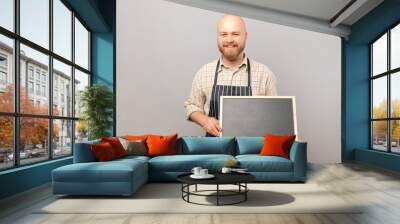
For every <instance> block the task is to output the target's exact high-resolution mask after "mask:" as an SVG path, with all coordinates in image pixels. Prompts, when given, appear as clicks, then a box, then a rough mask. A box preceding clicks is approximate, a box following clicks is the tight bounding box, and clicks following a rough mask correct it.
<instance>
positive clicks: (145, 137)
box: [124, 135, 148, 142]
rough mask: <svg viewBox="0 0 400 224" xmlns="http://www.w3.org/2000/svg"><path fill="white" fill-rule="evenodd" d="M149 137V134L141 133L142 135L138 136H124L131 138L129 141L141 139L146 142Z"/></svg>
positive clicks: (127, 138)
mask: <svg viewBox="0 0 400 224" xmlns="http://www.w3.org/2000/svg"><path fill="white" fill-rule="evenodd" d="M147 137H148V135H140V136H136V135H125V137H124V138H125V139H126V140H129V141H137V140H140V141H143V142H146V139H147Z"/></svg>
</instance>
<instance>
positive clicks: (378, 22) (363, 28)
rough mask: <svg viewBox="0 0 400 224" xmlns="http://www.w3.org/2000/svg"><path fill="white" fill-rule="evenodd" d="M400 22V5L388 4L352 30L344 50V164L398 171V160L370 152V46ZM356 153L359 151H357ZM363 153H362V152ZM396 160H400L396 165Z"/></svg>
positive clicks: (389, 0) (392, 1) (391, 1)
mask: <svg viewBox="0 0 400 224" xmlns="http://www.w3.org/2000/svg"><path fill="white" fill-rule="evenodd" d="M399 21H400V1H399V0H386V1H384V2H383V3H382V4H380V5H379V6H378V7H376V8H375V9H374V10H373V11H371V12H370V13H368V14H367V15H366V16H364V17H363V18H362V19H360V20H359V21H358V22H357V23H355V24H353V26H352V27H351V35H350V37H349V40H348V41H347V42H345V43H344V45H345V46H344V49H345V64H344V66H345V69H344V71H345V83H344V85H345V87H344V88H345V91H344V94H345V102H343V104H345V105H344V107H345V110H344V111H345V112H344V114H343V115H344V116H345V119H344V120H343V121H344V123H343V124H342V125H344V126H345V131H344V132H345V139H344V144H343V146H342V159H343V160H354V159H355V160H358V161H363V162H366V163H369V164H373V165H376V166H381V167H383V168H387V169H392V170H398V167H399V166H400V160H398V159H399V157H398V156H396V155H391V154H385V155H384V156H382V154H379V153H377V152H374V151H371V150H369V149H368V148H369V141H370V137H369V135H370V131H369V129H370V125H369V116H370V115H369V102H370V96H369V85H370V83H369V75H370V73H369V46H368V44H369V43H371V42H372V41H373V40H374V39H376V38H377V37H378V36H379V35H380V34H382V33H383V32H385V31H386V30H387V29H388V28H390V27H391V26H392V25H394V24H396V23H398V22H399ZM356 149H357V151H355V150H356ZM360 150H363V151H360ZM390 156H391V157H390ZM389 157H390V159H389ZM393 160H398V161H397V164H399V165H395V164H396V163H394V162H393Z"/></svg>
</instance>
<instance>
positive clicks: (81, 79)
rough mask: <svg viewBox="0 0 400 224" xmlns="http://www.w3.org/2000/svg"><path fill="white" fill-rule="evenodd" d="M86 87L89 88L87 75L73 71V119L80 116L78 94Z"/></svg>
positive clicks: (76, 70)
mask: <svg viewBox="0 0 400 224" xmlns="http://www.w3.org/2000/svg"><path fill="white" fill-rule="evenodd" d="M86 86H89V75H88V74H86V73H83V72H81V71H79V70H78V69H75V117H79V116H80V115H81V107H80V106H79V103H80V100H79V98H80V94H81V92H82V91H83V90H84V89H85V87H86Z"/></svg>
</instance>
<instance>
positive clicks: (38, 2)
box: [20, 0, 49, 48]
mask: <svg viewBox="0 0 400 224" xmlns="http://www.w3.org/2000/svg"><path fill="white" fill-rule="evenodd" d="M20 10H21V11H20V14H21V16H20V19H21V27H20V31H21V36H23V37H25V38H26V39H28V40H30V41H32V42H35V43H36V44H39V45H40V46H42V47H44V48H49V0H35V1H32V0H20Z"/></svg>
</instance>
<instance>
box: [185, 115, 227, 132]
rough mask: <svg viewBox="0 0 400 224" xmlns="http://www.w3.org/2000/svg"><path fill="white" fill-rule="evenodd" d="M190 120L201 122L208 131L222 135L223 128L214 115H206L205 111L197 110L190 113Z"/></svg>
mask: <svg viewBox="0 0 400 224" xmlns="http://www.w3.org/2000/svg"><path fill="white" fill-rule="evenodd" d="M190 120H191V121H194V122H196V123H197V124H199V125H200V126H201V127H202V128H203V129H204V130H205V131H206V132H207V133H209V134H211V135H214V136H218V137H219V136H220V134H221V131H222V128H221V126H219V121H218V120H217V119H215V118H214V117H209V116H206V115H205V114H204V113H202V112H199V111H196V112H193V113H192V114H191V115H190Z"/></svg>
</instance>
